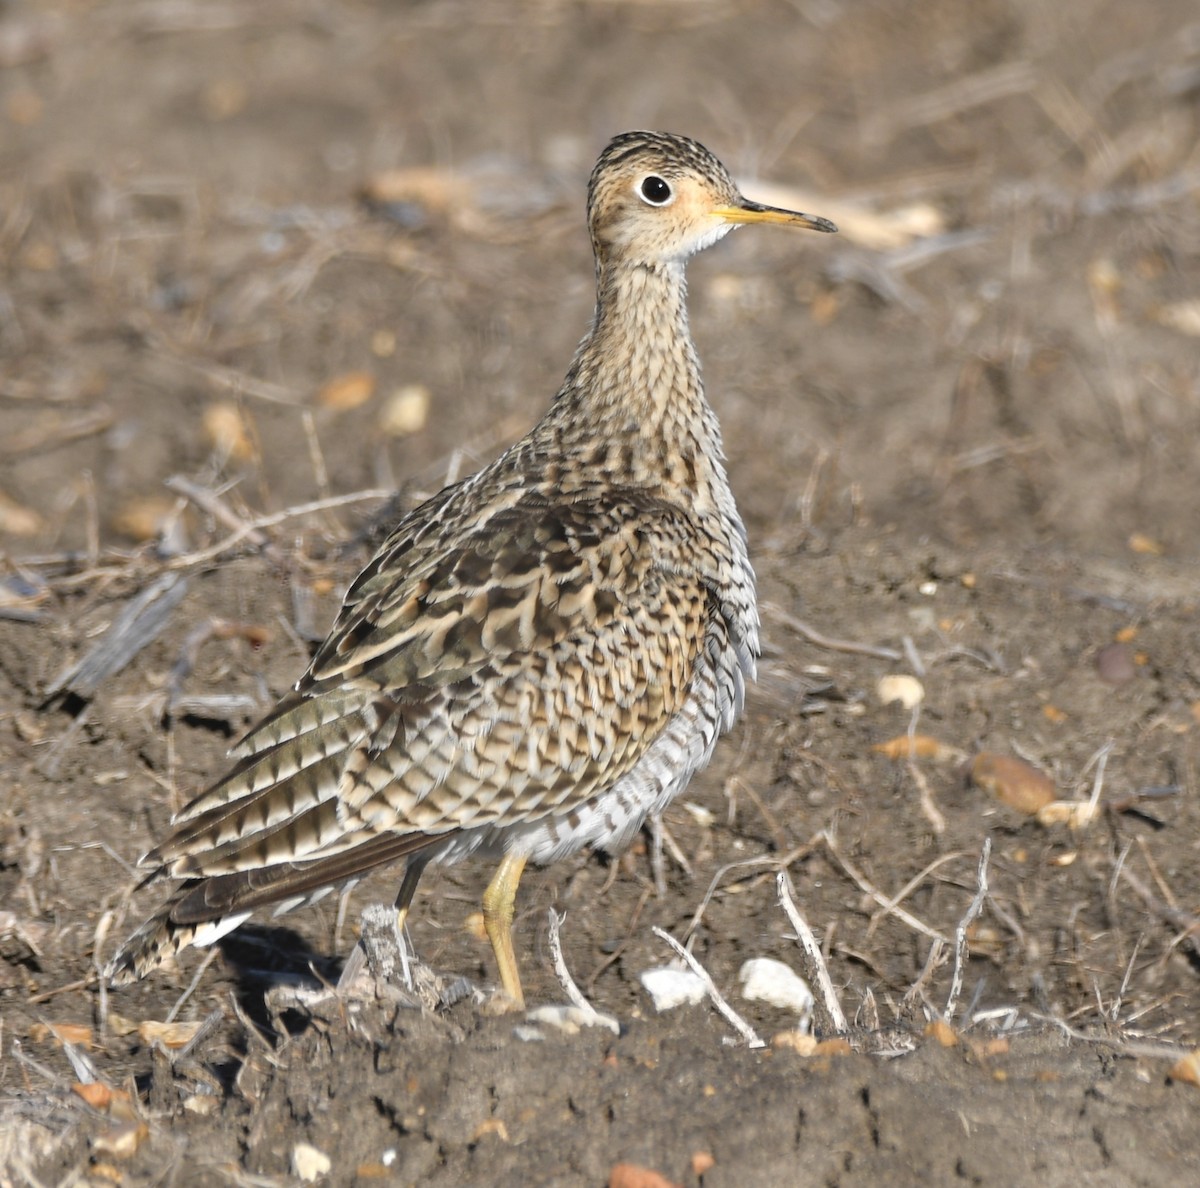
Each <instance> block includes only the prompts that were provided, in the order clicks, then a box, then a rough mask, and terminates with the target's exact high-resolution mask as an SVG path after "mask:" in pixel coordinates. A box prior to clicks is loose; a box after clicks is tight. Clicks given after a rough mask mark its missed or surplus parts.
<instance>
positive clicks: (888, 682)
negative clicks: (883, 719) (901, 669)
mask: <svg viewBox="0 0 1200 1188" xmlns="http://www.w3.org/2000/svg"><path fill="white" fill-rule="evenodd" d="M875 694H876V696H877V697H878V698H879V701H880V703H881V704H882V705H891V704H892V702H894V701H898V702H899V703H900V704H901V705H902V706H903V707H904V708H905V709H913V708H914V707H915V706H918V705H920V704H921V702H922V701H924V700H925V686H924V685H922V684H921V682H920V681H919V680H917V678H916V677H915V676H908V675H907V674H906V673H892V674H891V675H890V676H885V677H880V678H879V682H878V684H876V686H875Z"/></svg>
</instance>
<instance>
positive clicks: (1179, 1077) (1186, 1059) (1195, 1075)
mask: <svg viewBox="0 0 1200 1188" xmlns="http://www.w3.org/2000/svg"><path fill="white" fill-rule="evenodd" d="M1167 1075H1168V1076H1169V1077H1170V1078H1171V1080H1172V1081H1182V1082H1183V1083H1184V1084H1185V1085H1200V1048H1193V1049H1192V1050H1191V1051H1190V1052H1188V1053H1187V1055H1185V1056H1181V1057H1180V1058H1179V1059H1178V1060H1176V1061H1175V1063H1174V1064H1172V1065H1171V1071H1170V1072H1169V1073H1168V1074H1167Z"/></svg>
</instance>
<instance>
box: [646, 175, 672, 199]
mask: <svg viewBox="0 0 1200 1188" xmlns="http://www.w3.org/2000/svg"><path fill="white" fill-rule="evenodd" d="M642 197H643V198H645V200H646V201H647V202H649V203H650V204H651V205H652V206H662V204H663V203H664V202H666V201H667V200H668V199H669V198H670V197H671V187H670V186H669V185H667V183H666V182H665V181H663V179H662V178H661V177H655V176H654V174H651V175H650V176H649V177H648V178H646V179H645V180H644V181H643V182H642Z"/></svg>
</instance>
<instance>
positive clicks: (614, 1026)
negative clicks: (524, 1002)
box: [525, 1004, 621, 1035]
mask: <svg viewBox="0 0 1200 1188" xmlns="http://www.w3.org/2000/svg"><path fill="white" fill-rule="evenodd" d="M525 1022H526V1023H533V1024H538V1023H541V1024H544V1025H545V1026H546V1027H553V1028H555V1030H557V1031H561V1032H563V1033H564V1034H566V1035H578V1034H579V1032H580V1031H581V1030H582V1029H583V1028H584V1027H607V1028H608V1030H609V1031H611V1032H612V1033H613V1035H620V1034H621V1025H620V1023H618V1022H617V1021H616V1019H614V1018H613V1017H612V1016H611V1015H602V1014H601V1013H600V1012H599V1011H584V1010H581V1009H580V1008H579V1007H577V1006H567V1005H565V1004H564V1005H561V1006H558V1005H553V1006H540V1007H534V1008H533V1010H531V1011H526V1012H525Z"/></svg>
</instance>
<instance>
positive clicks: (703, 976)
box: [651, 926, 767, 1048]
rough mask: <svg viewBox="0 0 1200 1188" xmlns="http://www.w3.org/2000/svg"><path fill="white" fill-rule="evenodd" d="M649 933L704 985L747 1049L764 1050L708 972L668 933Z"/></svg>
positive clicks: (751, 1028) (752, 1030)
mask: <svg viewBox="0 0 1200 1188" xmlns="http://www.w3.org/2000/svg"><path fill="white" fill-rule="evenodd" d="M651 931H652V932H653V933H654V935H655V936H657V937H659V938H660V939H662V940H665V941H666V942H667V944H669V945H670V946H671V948H672V949H674V950H675V952H676V953H678V954H679V956H680V957H681V958H682V959H683V960H684V961H685V962H686V963H687V966H688V968H689V969H690V970H691V971H692V972H693V973H694V974H695V975H696V976H697V977H698V978H699V979H700V980H701V981H702V982H703V983H704V989H705V990H706V991H707V992H708V996H709V998H711V999H712V1004H713V1006H715V1007H716V1008H717V1010H718V1011H720V1012H721V1014H722V1015H724V1016H725V1019H726V1021H727V1022H728V1023H729V1025H730V1026H731V1027H732V1028H733V1029H734V1031H736V1032H737V1033H738V1035H740V1036H741V1037H742V1039H743V1040H745V1041H746V1045H747V1047H750V1048H765V1047H766V1046H767V1045H766V1044H765V1043H764V1042H763V1041H762V1040H761V1039H760V1038H759V1036H758V1033H757V1032H756V1031H755V1030H754V1028H753V1027H751V1026H750V1024H749V1023H747V1022H746V1020H745V1019H743V1018H742V1017H741V1015H739V1014H738V1013H737V1011H735V1010H734V1009H733V1007H731V1006H730V1005H729V1003H727V1002H726V1001H725V999H724V998H723V997H722V995H721V992H720V991H719V990H718V989H717V986H716V983H715V982H714V981H713V980H712V978H711V977H710V975H709V972H708V970H706V969H705V968H704V966H703V965H701V964H700V962H699V961H697V960H696V958H695V957H693V956H692V955H691V953H689V952H688V951H687V949H685V948H684V947H683V946H682V945H681V944H680V943H679V942H678V941H677V940H676V939H675V938H674V937H673V936H672V935H671V934H670V933H669V932H665V931H664V930H663V929H661V928H659V927H657V926H655V927H654V928H653V929H651Z"/></svg>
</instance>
